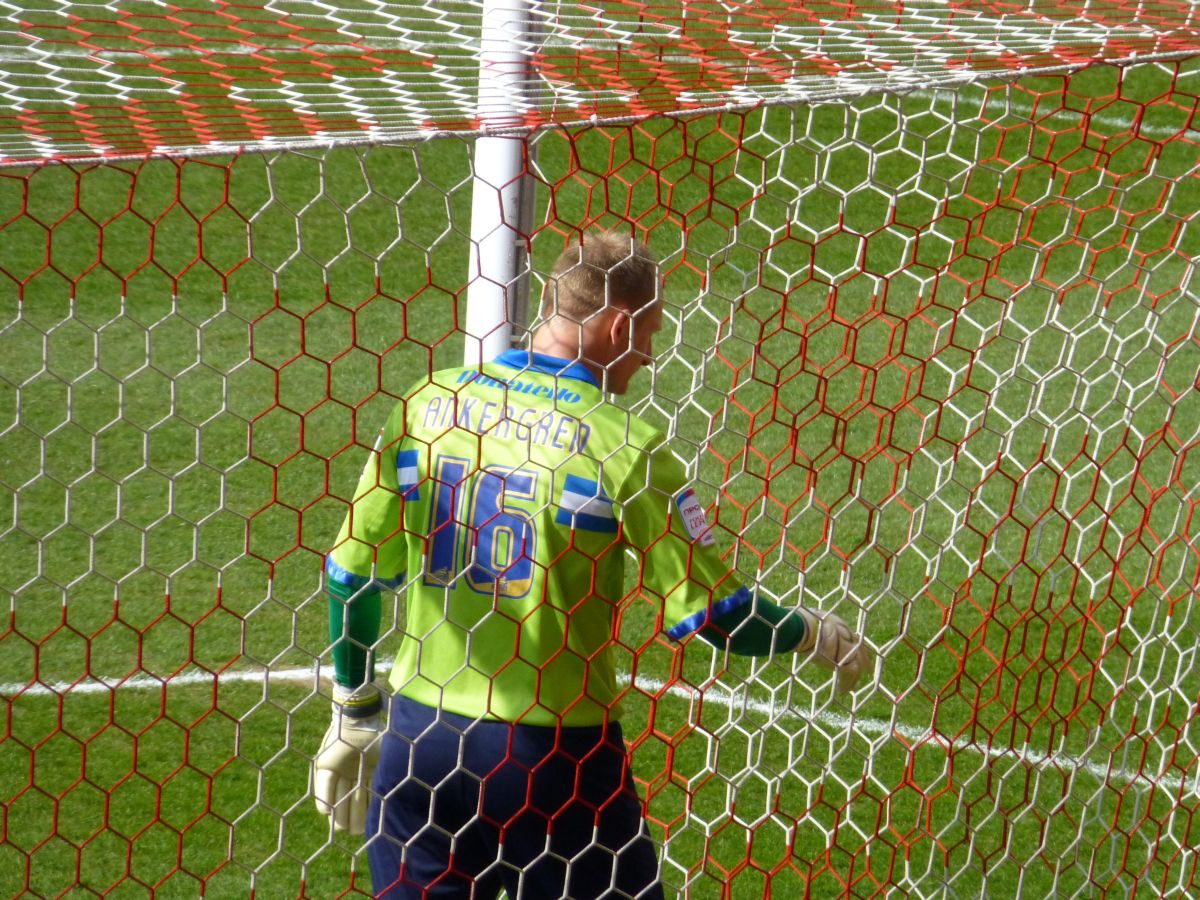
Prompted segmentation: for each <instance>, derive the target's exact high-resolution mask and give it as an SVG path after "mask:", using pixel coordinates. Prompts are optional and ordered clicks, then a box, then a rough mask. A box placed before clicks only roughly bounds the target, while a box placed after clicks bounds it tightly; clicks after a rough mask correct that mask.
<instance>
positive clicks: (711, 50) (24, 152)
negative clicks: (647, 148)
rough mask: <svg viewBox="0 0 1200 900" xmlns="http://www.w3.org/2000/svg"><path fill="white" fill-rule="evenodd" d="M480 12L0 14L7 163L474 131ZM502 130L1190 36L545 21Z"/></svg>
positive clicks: (465, 8) (436, 7) (582, 12)
mask: <svg viewBox="0 0 1200 900" xmlns="http://www.w3.org/2000/svg"><path fill="white" fill-rule="evenodd" d="M480 8H481V4H480V3H469V2H457V3H454V4H448V5H443V4H438V3H430V4H428V5H425V4H417V3H405V4H400V5H395V4H386V3H376V2H360V3H348V4H336V5H331V4H326V3H320V2H316V0H295V2H267V3H263V4H261V5H260V4H238V3H229V2H216V3H210V2H200V0H194V2H179V3H170V4H167V3H160V2H151V0H129V2H117V0H114V2H109V3H104V2H98V3H84V2H54V3H44V4H29V5H28V6H25V7H21V6H15V7H14V5H12V4H6V5H5V6H4V7H2V8H0V13H3V16H4V20H5V23H6V27H5V29H4V34H3V36H2V37H0V96H2V97H3V99H4V104H3V105H4V107H5V109H4V110H3V111H0V163H4V162H8V163H12V162H16V161H22V160H37V159H45V158H71V157H86V158H95V157H114V156H127V155H140V154H145V153H169V154H175V155H182V154H196V153H213V152H228V151H230V150H235V149H237V148H239V147H261V148H281V147H290V148H296V147H301V146H311V145H314V144H331V143H347V142H379V141H396V140H403V139H411V138H417V137H426V136H429V135H431V134H436V133H438V132H440V131H446V130H453V131H468V132H470V131H474V130H477V129H478V128H479V127H480V124H481V117H480V115H479V110H478V100H477V97H478V89H477V87H478V79H479V53H478V51H479V45H480V42H481V36H480V27H479V21H480ZM531 22H532V27H531V28H530V29H529V32H530V33H529V36H528V43H527V45H526V46H525V47H523V48H522V50H523V52H525V53H526V54H528V56H529V62H530V67H529V70H528V72H527V78H528V80H529V82H530V90H529V91H528V92H527V93H528V96H527V97H526V99H525V101H524V103H523V104H522V105H521V108H520V109H519V110H518V116H517V118H516V119H514V121H513V125H514V126H516V127H525V128H537V127H542V126H545V125H550V124H563V125H578V124H584V123H588V122H593V121H605V122H607V121H614V120H629V119H631V118H636V117H644V116H648V115H654V114H668V115H680V114H691V113H696V112H700V111H718V110H722V109H726V110H727V109H745V108H748V107H753V106H757V105H761V104H764V103H781V102H782V103H796V102H822V101H830V100H837V99H846V98H851V97H857V96H861V95H863V94H866V93H872V92H881V91H889V92H904V91H910V90H913V89H917V88H921V89H929V88H935V87H944V86H949V85H955V84H962V83H964V82H971V81H980V80H984V79H995V78H997V77H1013V76H1016V75H1019V74H1028V73H1035V72H1053V71H1066V70H1069V69H1073V68H1077V67H1079V66H1080V65H1083V64H1086V63H1089V62H1095V61H1102V60H1103V61H1110V62H1118V61H1132V60H1141V61H1147V60H1153V59H1168V58H1179V57H1184V56H1188V55H1191V54H1192V53H1194V52H1195V49H1196V47H1197V45H1198V44H1200V14H1198V13H1197V9H1196V6H1195V5H1194V4H1192V3H1188V2H1182V0H1152V2H1144V3H1136V4H1127V3H1112V2H1095V0H1072V2H1064V3H1006V2H983V3H956V2H947V0H922V2H912V0H909V2H883V0H873V2H845V3H837V2H825V3H812V2H785V0H774V2H765V3H764V2H753V3H723V2H717V0H701V2H695V0H693V2H683V3H663V4H655V3H641V2H637V0H608V2H603V3H597V4H575V3H557V2H555V3H550V2H547V3H543V4H540V5H539V6H538V7H537V9H535V10H534V11H533V13H532V19H531Z"/></svg>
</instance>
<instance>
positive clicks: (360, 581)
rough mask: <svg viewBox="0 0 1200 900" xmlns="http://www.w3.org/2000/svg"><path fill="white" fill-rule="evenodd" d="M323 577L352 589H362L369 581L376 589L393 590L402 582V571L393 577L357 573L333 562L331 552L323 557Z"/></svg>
mask: <svg viewBox="0 0 1200 900" xmlns="http://www.w3.org/2000/svg"><path fill="white" fill-rule="evenodd" d="M325 577H326V578H327V579H328V580H330V581H332V582H334V583H335V584H340V585H343V586H345V587H348V588H350V589H351V590H354V591H359V590H362V589H363V588H364V587H366V586H367V584H368V583H369V584H370V585H371V586H372V587H373V588H375V589H376V590H389V591H394V590H395V589H396V588H398V587H400V585H402V584H403V583H404V573H403V572H401V573H400V574H399V575H397V576H396V577H395V578H372V577H371V576H369V575H358V574H356V573H354V572H351V571H350V570H349V569H347V568H345V567H343V566H340V565H338V564H337V563H336V562H334V559H333V554H330V555H329V556H327V557H325Z"/></svg>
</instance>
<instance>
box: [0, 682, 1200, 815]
mask: <svg viewBox="0 0 1200 900" xmlns="http://www.w3.org/2000/svg"><path fill="white" fill-rule="evenodd" d="M389 668H391V667H390V665H381V666H377V667H376V671H377V672H378V673H379V674H383V673H384V672H386V671H387V670H388V669H389ZM214 678H215V679H217V680H218V681H219V682H220V683H221V684H233V683H250V684H253V683H259V684H264V682H267V681H273V682H295V683H301V684H303V683H310V684H315V683H316V682H317V681H318V680H319V673H318V671H317V670H316V669H280V670H278V671H274V672H272V671H269V670H266V669H252V670H233V671H227V672H222V673H221V674H220V675H216V674H214V673H212V672H205V671H198V670H192V671H190V672H185V673H182V674H179V675H174V676H170V677H164V678H157V677H154V676H152V675H135V676H133V677H131V678H125V679H121V678H105V677H103V676H98V677H92V678H88V679H85V680H83V681H80V682H77V683H72V682H58V683H55V684H50V685H46V684H33V685H28V684H20V683H18V682H8V683H0V697H4V698H7V699H9V701H10V702H11V701H13V700H16V701H19V700H20V699H21V698H23V697H47V696H61V695H63V694H100V693H105V692H108V691H114V690H138V689H154V688H162V687H163V685H164V684H166V685H169V686H170V687H186V686H189V685H198V684H212V683H213V679H214ZM618 680H619V681H620V682H621V683H622V684H628V683H629V676H628V675H625V674H621V675H619V676H618ZM634 685H635V687H637V688H638V689H639V690H641V691H643V692H645V693H647V694H662V693H666V694H669V695H671V696H672V697H678V698H681V699H683V700H688V701H690V702H695V701H697V700H703V702H704V703H706V704H710V705H711V704H715V705H717V706H722V707H724V708H726V709H730V710H738V709H742V710H748V711H752V712H756V713H760V714H762V715H765V716H768V717H770V718H771V719H777V718H783V717H786V718H796V719H802V720H805V721H808V722H813V723H819V724H821V725H828V726H830V727H831V728H833V729H835V730H837V731H850V730H853V731H857V732H858V733H859V734H863V735H867V736H872V737H881V736H885V735H899V736H900V737H903V738H904V739H905V740H906V741H909V742H911V743H913V744H914V745H916V744H924V745H932V746H936V747H942V748H944V749H946V750H953V751H967V752H972V753H978V754H979V755H980V756H983V757H985V758H986V759H994V760H1000V759H1011V760H1013V761H1014V762H1018V763H1021V764H1023V765H1027V766H1032V767H1033V768H1036V769H1050V768H1053V769H1060V770H1067V771H1078V772H1086V773H1087V774H1089V775H1091V776H1093V777H1095V778H1096V779H1097V780H1099V781H1101V782H1112V781H1119V782H1122V783H1125V784H1141V785H1146V786H1148V787H1158V788H1160V789H1162V790H1164V791H1168V792H1170V793H1177V792H1178V791H1179V790H1180V789H1181V788H1184V792H1185V793H1186V794H1189V795H1192V794H1197V793H1200V777H1195V776H1194V777H1192V778H1191V779H1189V780H1190V781H1191V784H1190V785H1188V786H1187V787H1186V788H1185V786H1184V779H1183V778H1181V777H1180V776H1178V775H1165V774H1163V775H1147V774H1145V773H1143V772H1131V771H1128V770H1126V769H1119V768H1114V767H1112V766H1109V765H1104V764H1103V763H1097V762H1092V761H1091V760H1088V759H1083V758H1078V757H1074V756H1069V755H1067V754H1061V753H1043V752H1040V751H1037V750H1031V749H1029V748H1020V747H991V746H980V745H979V744H978V743H976V742H975V741H971V740H967V739H965V738H955V739H953V740H951V739H949V738H946V737H945V736H943V735H939V734H934V733H933V732H932V731H930V730H929V729H928V728H923V727H921V726H917V725H905V724H903V723H899V722H890V721H888V720H886V719H872V718H860V717H858V716H846V715H841V714H839V713H834V712H829V711H827V710H821V711H817V712H814V713H806V712H804V711H802V710H799V709H796V708H795V707H794V706H784V705H782V704H779V703H770V702H767V701H764V700H757V699H755V698H753V697H751V696H749V694H747V693H742V694H740V695H735V694H734V692H733V691H730V690H729V689H728V688H727V687H725V686H723V685H719V684H716V685H711V686H709V687H708V688H707V689H706V690H704V691H699V690H696V689H692V688H687V687H684V686H683V685H680V684H668V683H667V682H665V681H660V680H658V679H656V678H644V677H643V678H638V679H637V680H636V681H635V682H634ZM264 687H265V684H264Z"/></svg>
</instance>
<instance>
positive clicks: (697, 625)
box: [667, 586, 754, 641]
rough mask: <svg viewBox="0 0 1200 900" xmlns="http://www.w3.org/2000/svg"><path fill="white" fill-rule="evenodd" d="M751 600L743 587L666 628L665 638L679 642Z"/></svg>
mask: <svg viewBox="0 0 1200 900" xmlns="http://www.w3.org/2000/svg"><path fill="white" fill-rule="evenodd" d="M753 599H754V595H753V594H751V593H750V591H749V590H747V589H746V587H745V586H743V587H740V588H738V589H737V590H736V591H734V592H733V593H732V594H730V595H729V596H728V597H725V598H724V599H722V600H718V601H717V602H716V603H714V604H712V605H711V606H709V607H706V608H705V609H702V610H700V611H698V612H694V613H692V614H691V615H690V616H688V617H687V618H686V619H684V620H683V621H682V622H680V623H679V624H677V625H675V626H674V627H672V628H668V629H667V637H669V638H671V640H674V641H678V640H681V639H683V638H685V637H687V636H688V635H689V634H691V633H692V632H693V631H698V630H700V629H701V628H703V627H704V626H705V625H706V624H707V623H708V622H710V621H711V620H713V619H715V618H717V617H718V616H723V615H725V613H727V612H729V611H730V610H733V609H737V608H738V607H739V606H743V605H744V604H746V603H749V602H750V601H751V600H753Z"/></svg>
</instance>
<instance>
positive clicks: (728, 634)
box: [699, 596, 872, 691]
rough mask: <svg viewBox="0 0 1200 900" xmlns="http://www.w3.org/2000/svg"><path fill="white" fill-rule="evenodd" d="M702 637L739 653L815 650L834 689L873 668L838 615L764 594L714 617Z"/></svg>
mask: <svg viewBox="0 0 1200 900" xmlns="http://www.w3.org/2000/svg"><path fill="white" fill-rule="evenodd" d="M699 634H700V637H702V638H703V639H704V640H705V641H707V642H708V643H710V644H712V645H713V646H715V647H717V648H719V649H728V650H729V652H730V653H735V654H737V655H739V656H768V655H770V654H772V653H790V652H792V651H797V652H800V653H813V654H814V655H815V657H816V659H817V661H818V662H821V663H823V664H824V665H827V666H829V667H830V668H832V669H834V670H835V671H836V672H837V683H838V690H840V691H848V690H853V688H854V686H855V685H856V684H857V683H858V680H859V678H861V677H862V674H863V673H864V672H866V671H867V670H868V669H870V668H871V662H872V657H871V650H870V648H869V647H867V645H866V643H865V642H864V641H863V639H862V638H861V637H859V636H858V635H856V634H855V633H854V632H853V631H851V630H850V628H849V626H847V625H846V623H845V622H844V621H842V619H841V617H840V616H837V615H835V614H834V613H830V612H823V611H821V610H810V609H805V608H804V607H797V608H796V609H790V610H789V609H784V608H783V607H781V606H777V605H776V604H774V603H772V602H771V601H770V600H767V599H766V598H765V597H761V596H756V597H755V599H754V601H753V602H752V603H743V604H742V605H740V606H738V607H736V608H735V609H732V610H729V611H728V612H725V613H723V614H721V615H718V616H713V617H712V618H710V619H709V621H708V622H707V623H705V625H704V626H703V627H702V628H701V629H700V632H699Z"/></svg>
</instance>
